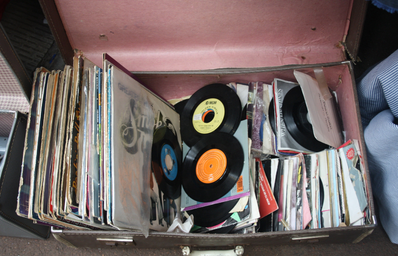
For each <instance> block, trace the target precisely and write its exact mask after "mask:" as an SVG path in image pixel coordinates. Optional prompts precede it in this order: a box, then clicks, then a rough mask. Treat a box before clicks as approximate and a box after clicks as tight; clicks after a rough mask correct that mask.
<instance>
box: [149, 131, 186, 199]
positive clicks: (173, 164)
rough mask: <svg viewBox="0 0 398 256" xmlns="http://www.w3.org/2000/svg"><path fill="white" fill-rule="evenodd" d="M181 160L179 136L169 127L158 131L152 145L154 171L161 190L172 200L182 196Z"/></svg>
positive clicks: (154, 135)
mask: <svg viewBox="0 0 398 256" xmlns="http://www.w3.org/2000/svg"><path fill="white" fill-rule="evenodd" d="M181 159H182V152H181V148H180V146H179V144H178V139H177V136H176V135H175V134H174V133H173V132H172V130H171V129H170V128H168V127H167V126H162V127H160V128H158V129H156V130H155V131H154V134H153V143H152V171H153V173H154V175H155V179H156V182H157V183H158V185H159V188H160V190H161V191H162V192H163V193H164V194H165V196H166V197H167V198H170V199H176V198H178V197H179V196H180V195H181V171H180V170H181V166H182V164H181Z"/></svg>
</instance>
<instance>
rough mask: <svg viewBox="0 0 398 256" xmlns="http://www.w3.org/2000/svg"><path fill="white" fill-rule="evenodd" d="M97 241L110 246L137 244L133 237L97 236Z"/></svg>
mask: <svg viewBox="0 0 398 256" xmlns="http://www.w3.org/2000/svg"><path fill="white" fill-rule="evenodd" d="M97 241H99V242H103V243H105V244H106V245H109V246H118V245H135V243H134V239H133V238H132V237H97Z"/></svg>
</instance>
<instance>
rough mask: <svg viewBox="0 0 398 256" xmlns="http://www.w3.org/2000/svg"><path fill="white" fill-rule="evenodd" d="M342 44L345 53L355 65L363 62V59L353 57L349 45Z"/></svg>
mask: <svg viewBox="0 0 398 256" xmlns="http://www.w3.org/2000/svg"><path fill="white" fill-rule="evenodd" d="M340 44H341V45H342V46H343V47H344V50H345V52H346V53H347V54H348V56H349V57H350V59H351V61H352V63H353V64H354V65H356V64H357V62H361V59H360V58H359V57H358V56H357V57H356V58H355V57H354V55H352V53H351V52H350V50H348V47H347V44H346V43H345V42H343V41H341V42H340Z"/></svg>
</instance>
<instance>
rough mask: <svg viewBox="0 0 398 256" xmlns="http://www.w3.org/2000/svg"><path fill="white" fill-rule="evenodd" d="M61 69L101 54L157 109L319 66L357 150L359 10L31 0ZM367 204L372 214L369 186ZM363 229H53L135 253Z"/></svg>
mask: <svg viewBox="0 0 398 256" xmlns="http://www.w3.org/2000/svg"><path fill="white" fill-rule="evenodd" d="M40 3H41V5H42V9H43V11H44V13H45V15H46V17H47V20H48V21H49V24H50V27H51V30H52V33H53V34H54V37H55V39H56V41H57V44H58V46H59V48H60V51H61V53H62V54H63V57H64V60H65V62H66V63H69V64H71V61H72V56H73V50H72V49H79V50H81V51H83V53H84V55H85V56H86V57H87V58H88V59H90V60H92V61H93V62H95V63H97V64H100V63H101V58H102V53H103V52H107V53H109V54H110V55H111V56H112V57H113V58H114V59H116V60H117V61H118V62H120V63H121V64H122V65H123V66H124V67H125V68H127V69H128V70H130V71H132V72H133V73H134V74H135V75H136V76H137V78H138V79H139V81H140V82H142V83H143V84H144V85H145V86H147V87H148V88H149V89H151V90H153V91H154V92H155V93H157V94H158V95H160V96H161V97H163V98H164V99H166V100H170V99H178V98H182V97H184V96H188V95H191V94H192V93H193V92H195V91H196V90H197V89H199V88H201V87H202V86H204V85H206V84H210V83H216V82H217V83H228V82H239V83H248V82H253V81H262V82H265V83H270V82H271V81H272V80H273V79H274V78H281V79H285V80H291V81H294V76H293V70H295V69H296V70H300V71H303V72H307V73H311V72H312V69H313V68H314V67H323V69H324V72H325V76H326V79H327V81H328V85H329V87H330V89H332V90H334V91H335V92H336V93H337V95H338V99H339V107H340V110H341V115H342V121H343V126H344V130H345V132H346V135H347V138H349V139H356V140H358V141H359V142H360V146H361V152H362V154H363V155H364V158H365V165H366V166H365V169H366V176H367V177H369V173H368V168H367V164H366V151H365V145H364V142H363V133H362V127H361V122H360V115H359V109H358V106H357V96H356V89H355V81H354V75H353V72H352V66H351V63H350V62H348V61H345V60H346V58H347V56H350V57H351V58H353V59H355V55H356V49H357V47H358V44H359V39H360V36H361V31H362V30H361V28H362V22H363V15H364V12H365V9H366V3H365V1H345V0H338V1H321V2H319V1H316V0H308V1H306V3H305V4H303V3H302V2H297V1H289V2H288V3H285V4H284V5H283V6H282V5H281V4H280V3H277V2H272V1H252V2H250V3H245V4H241V5H239V2H237V1H233V2H231V1H217V2H213V1H201V2H200V3H198V2H195V3H194V2H185V1H173V2H172V3H171V2H167V1H164V2H163V1H160V2H156V3H155V2H154V3H148V2H146V1H134V2H131V1H118V2H116V3H115V2H109V3H108V2H106V1H100V2H98V3H93V2H92V1H59V0H55V1H52V0H40ZM366 184H367V192H368V195H369V198H368V203H369V206H370V209H371V212H372V214H374V207H373V197H372V191H371V187H370V180H369V179H367V180H366ZM371 219H372V223H371V224H369V225H365V226H358V227H344V228H329V229H316V230H303V231H285V232H268V233H256V234H245V235H230V234H220V235H215V234H179V233H159V232H151V233H150V235H149V237H148V238H145V237H144V236H143V235H142V234H140V233H137V232H129V231H117V232H108V231H74V230H56V229H53V230H52V232H53V235H54V236H55V237H56V238H57V239H59V240H60V241H63V242H65V243H67V244H70V245H73V246H77V247H80V246H83V247H86V246H90V247H100V246H107V245H116V244H117V245H121V246H124V245H125V246H137V247H142V248H146V247H148V248H149V247H151V248H154V247H175V246H183V245H189V246H200V247H223V246H228V247H230V246H235V245H247V244H252V245H260V244H261V245H264V244H286V243H299V242H314V241H317V242H327V243H332V242H333V243H336V242H359V241H361V240H362V239H363V238H364V237H366V236H367V235H368V234H370V233H371V232H372V231H373V229H374V227H375V225H376V222H375V217H374V215H372V217H371Z"/></svg>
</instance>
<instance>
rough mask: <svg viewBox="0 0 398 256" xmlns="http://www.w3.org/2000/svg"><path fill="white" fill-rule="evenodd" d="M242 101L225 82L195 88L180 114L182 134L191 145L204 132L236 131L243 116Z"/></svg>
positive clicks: (231, 132) (184, 139)
mask: <svg viewBox="0 0 398 256" xmlns="http://www.w3.org/2000/svg"><path fill="white" fill-rule="evenodd" d="M241 110H242V109H241V102H240V99H239V97H238V95H237V94H236V92H235V91H234V90H233V89H231V88H230V87H228V86H226V85H225V84H210V85H206V86H205V87H203V88H201V89H199V90H198V91H196V92H195V93H194V94H193V95H192V96H191V98H189V99H188V101H187V102H186V104H185V106H184V109H183V111H182V114H181V136H182V139H183V141H184V142H185V143H186V144H187V145H188V146H190V147H191V146H192V145H194V144H195V143H196V142H197V141H199V140H200V138H201V137H202V136H203V135H205V134H210V133H213V132H218V131H219V132H226V133H229V134H234V133H235V131H236V129H237V128H238V126H239V122H240V118H241V114H242V111H241Z"/></svg>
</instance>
